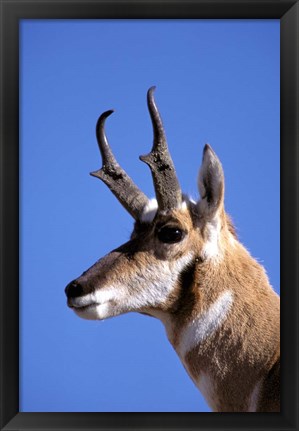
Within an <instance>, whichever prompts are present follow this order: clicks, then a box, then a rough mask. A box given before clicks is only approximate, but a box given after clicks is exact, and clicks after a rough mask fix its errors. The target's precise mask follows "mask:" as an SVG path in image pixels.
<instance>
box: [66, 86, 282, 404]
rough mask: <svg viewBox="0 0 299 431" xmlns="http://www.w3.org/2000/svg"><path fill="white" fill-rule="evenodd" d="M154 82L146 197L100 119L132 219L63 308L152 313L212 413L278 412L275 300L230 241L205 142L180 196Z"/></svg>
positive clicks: (213, 159) (218, 173)
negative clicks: (193, 183) (150, 187)
mask: <svg viewBox="0 0 299 431" xmlns="http://www.w3.org/2000/svg"><path fill="white" fill-rule="evenodd" d="M154 89H155V87H152V88H150V89H149V91H148V94H147V103H148V109H149V113H150V116H151V121H152V125H153V134H154V142H153V147H152V150H151V152H150V153H149V154H148V155H146V156H140V159H141V160H142V161H143V162H145V163H146V164H147V165H149V167H150V170H151V173H152V177H153V183H154V188H155V194H156V199H148V198H147V197H146V196H145V195H144V194H143V193H142V192H141V191H140V190H139V189H138V188H137V186H136V185H135V184H134V183H133V181H132V180H131V178H130V177H129V176H128V175H127V174H126V173H125V171H124V170H123V169H122V168H121V167H120V165H119V164H118V163H117V161H116V159H115V157H114V155H113V153H112V151H111V149H110V147H109V144H108V141H107V138H106V134H105V129H104V125H105V120H106V118H107V117H108V116H109V115H110V114H111V113H112V112H113V111H106V112H104V113H103V114H102V115H101V116H100V117H99V119H98V122H97V126H96V136H97V140H98V144H99V149H100V152H101V156H102V161H103V166H102V168H101V169H100V170H98V171H95V172H92V173H91V175H93V176H95V177H98V178H100V179H101V180H102V181H103V182H104V183H105V184H106V185H107V186H108V187H109V188H110V190H111V191H112V192H113V194H114V195H115V196H116V197H117V199H118V200H119V201H120V203H121V204H122V205H123V206H124V207H125V208H126V210H127V211H128V212H129V213H130V214H131V215H132V216H133V218H134V219H135V224H134V229H133V233H132V235H131V239H130V240H129V241H128V242H127V243H125V244H123V245H121V246H120V247H119V248H117V249H115V250H113V251H111V252H110V253H108V254H107V255H106V256H104V257H103V258H101V259H100V260H98V261H97V262H96V263H95V264H94V265H93V266H92V267H91V268H89V269H88V270H87V271H85V272H84V273H83V274H82V275H81V276H80V277H78V278H77V279H75V280H73V281H72V282H71V283H69V284H68V286H67V287H66V289H65V290H66V295H67V301H68V306H69V307H70V308H71V309H72V310H74V311H75V313H76V314H77V315H78V316H79V317H82V318H85V319H99V320H102V319H106V318H109V317H113V316H117V315H120V314H123V313H127V312H131V311H135V312H139V313H143V314H147V315H150V316H153V317H156V318H158V319H160V320H161V321H162V323H163V324H164V326H165V329H166V333H167V336H168V339H169V341H170V343H171V344H172V346H173V347H174V349H175V351H176V352H177V354H178V355H179V357H180V359H181V361H182V363H183V365H184V367H185V368H186V370H187V372H188V374H189V375H190V377H191V379H192V380H193V381H194V383H195V385H196V386H197V387H198V388H199V390H200V391H201V392H202V394H203V396H204V397H205V398H206V400H207V402H208V404H209V405H210V407H211V409H212V410H213V411H216V412H274V411H279V410H280V389H279V372H280V347H279V346H280V305H279V304H280V301H279V297H278V295H277V294H276V293H275V292H274V290H273V289H272V288H271V286H270V284H269V281H268V277H267V275H266V273H265V270H264V268H263V267H262V266H261V265H259V264H258V263H257V262H256V260H255V259H253V258H252V257H251V255H250V254H249V252H248V251H247V250H246V249H245V247H244V246H243V245H242V244H241V243H240V242H239V241H238V238H237V236H236V232H235V230H234V227H233V224H232V222H231V220H230V218H229V216H228V215H227V213H226V212H225V210H224V174H223V169H222V166H221V163H220V161H219V159H218V158H217V156H216V154H215V153H214V151H213V150H212V148H211V147H210V146H209V145H205V147H204V151H203V158H202V165H201V168H200V171H199V175H198V189H199V194H200V199H199V200H198V201H197V202H195V201H194V200H192V199H191V198H189V197H188V196H186V195H184V194H182V192H181V188H180V185H179V182H178V179H177V177H176V173H175V168H174V165H173V161H172V159H171V156H170V154H169V152H168V147H167V143H166V137H165V132H164V128H163V124H162V120H161V116H160V113H159V111H158V109H157V106H156V103H155V101H154V96H153V92H154Z"/></svg>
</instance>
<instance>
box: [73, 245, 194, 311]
mask: <svg viewBox="0 0 299 431" xmlns="http://www.w3.org/2000/svg"><path fill="white" fill-rule="evenodd" d="M192 259H193V254H192V253H189V254H187V255H185V256H182V257H181V258H179V259H177V260H176V261H174V262H168V261H162V260H161V261H159V262H157V264H156V265H150V266H149V267H145V268H142V269H140V270H139V271H138V270H136V271H135V273H133V274H131V275H130V276H126V275H125V274H123V275H120V276H119V281H118V282H116V283H113V285H112V284H111V285H107V286H102V287H100V288H99V289H97V290H96V291H95V292H93V293H89V294H87V295H84V296H81V297H79V298H75V299H73V301H72V304H71V305H72V306H73V307H74V311H75V312H76V313H77V314H78V316H80V317H83V318H86V319H105V318H107V317H111V316H115V315H118V314H122V313H126V312H129V311H145V310H148V309H151V308H155V307H157V306H159V305H161V304H163V303H164V302H165V301H166V300H167V298H168V297H169V295H170V293H171V292H172V291H173V289H174V288H175V285H176V282H177V280H178V277H179V275H180V273H181V272H182V270H183V269H184V268H185V267H186V266H187V265H188V264H189V263H190V262H191V261H192ZM81 307H84V308H82V309H81ZM85 307H86V308H85Z"/></svg>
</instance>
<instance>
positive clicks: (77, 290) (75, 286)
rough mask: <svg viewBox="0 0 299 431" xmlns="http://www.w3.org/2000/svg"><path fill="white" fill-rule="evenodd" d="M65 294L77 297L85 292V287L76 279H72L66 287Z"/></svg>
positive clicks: (69, 296)
mask: <svg viewBox="0 0 299 431" xmlns="http://www.w3.org/2000/svg"><path fill="white" fill-rule="evenodd" d="M65 294H66V296H67V297H68V298H75V297H77V296H81V295H82V294H83V287H82V285H81V284H80V283H78V282H77V281H76V280H74V281H71V282H70V283H69V284H68V285H67V286H66V288H65Z"/></svg>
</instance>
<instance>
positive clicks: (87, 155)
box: [20, 20, 279, 412]
mask: <svg viewBox="0 0 299 431" xmlns="http://www.w3.org/2000/svg"><path fill="white" fill-rule="evenodd" d="M20 42H21V51H20V60H21V61H20V65H21V79H20V90H21V93H20V94H21V109H20V114H21V129H20V131H21V133H20V139H21V141H20V142H21V144H20V190H21V197H20V204H21V205H20V208H21V217H20V220H21V222H20V231H21V242H20V246H21V248H20V261H21V268H20V269H21V271H20V293H21V307H20V317H21V319H20V330H21V340H20V347H21V348H20V355H21V367H20V372H21V379H20V382H21V383H20V389H21V392H20V393H21V399H20V408H21V411H27V412H39V411H50V412H55V411H56V412H58V411H65V412H73V411H85V412H93V411H105V412H112V411H156V412H158V411H165V412H172V411H181V412H183V411H185V412H192V411H194V412H198V411H209V408H208V407H207V405H206V403H205V401H204V400H203V398H202V396H201V395H200V393H199V392H198V390H197V389H196V388H195V387H194V385H193V383H192V382H191V380H190V379H189V377H188V376H187V374H186V372H185V370H184V368H183V366H182V365H181V363H180V361H179V359H178V358H177V356H176V354H175V352H174V351H173V349H172V347H171V346H170V344H169V343H168V341H167V338H166V335H165V332H164V328H163V326H162V324H161V323H160V322H159V321H157V320H155V319H153V318H150V317H145V316H142V315H138V314H136V313H132V314H128V315H124V316H120V317H117V318H114V319H110V320H107V321H104V322H97V321H86V320H82V319H79V318H78V317H77V316H75V314H74V313H73V312H72V311H71V310H69V309H68V308H67V307H66V299H65V294H64V287H65V285H66V284H67V283H68V282H69V281H70V280H72V279H73V278H75V277H77V276H78V275H80V274H81V272H82V271H83V270H85V269H87V268H88V267H89V266H90V265H91V264H93V263H94V262H95V261H96V260H97V259H98V258H99V257H101V256H103V255H104V254H106V253H107V252H109V251H110V250H112V249H113V248H115V247H116V246H118V245H120V244H122V243H124V242H125V241H127V239H128V238H129V235H130V232H131V228H132V219H131V218H130V216H129V215H128V214H127V213H126V212H125V210H124V209H123V208H122V207H121V205H120V204H119V203H118V201H117V200H116V199H115V197H114V196H113V195H112V194H111V193H110V192H109V190H108V188H107V187H106V186H105V185H104V184H103V183H102V182H101V181H100V180H98V179H96V178H93V177H91V176H89V172H91V171H93V170H96V169H98V168H100V166H101V161H100V154H99V151H98V148H97V144H96V139H95V124H96V120H97V118H98V116H99V114H100V113H101V112H103V111H105V110H107V109H111V108H114V109H115V110H116V112H115V113H114V114H113V116H112V117H110V118H109V119H108V120H107V134H108V137H109V141H110V144H111V146H112V148H113V150H114V152H115V154H116V157H117V158H118V160H119V162H120V163H121V165H122V166H123V167H124V168H125V169H126V170H127V172H128V173H129V175H131V176H132V177H133V179H134V180H135V182H136V183H137V184H138V185H139V186H140V187H141V188H142V190H143V191H144V192H145V193H146V194H147V195H148V196H153V186H152V181H151V175H150V171H149V169H148V167H147V166H146V165H145V164H143V163H141V162H140V161H139V159H138V156H139V155H140V154H145V153H147V152H148V151H149V150H150V148H151V145H152V127H151V123H150V119H149V115H148V112H147V107H146V91H147V89H148V88H149V87H150V86H152V85H156V86H157V90H156V100H157V103H158V106H159V108H160V111H161V114H162V117H163V120H164V125H165V128H166V133H167V137H168V143H169V147H170V151H171V153H172V156H173V160H174V162H175V165H176V167H177V173H178V176H179V179H180V182H181V185H182V188H183V190H184V191H185V192H187V193H190V194H191V195H192V196H194V197H197V195H198V192H197V188H196V177H197V172H198V169H199V166H200V162H201V157H202V149H203V146H204V144H205V143H206V142H209V143H210V144H211V145H212V147H213V148H214V150H215V151H216V152H217V154H218V156H219V157H220V159H221V161H222V164H223V167H224V171H225V179H226V209H227V211H228V212H229V213H230V214H231V216H232V218H233V220H234V222H235V224H236V226H237V229H238V232H239V237H240V239H241V241H242V242H243V243H244V244H245V245H246V247H247V248H248V249H249V250H250V251H251V253H252V254H253V256H255V257H257V258H258V260H259V261H260V262H262V263H263V265H264V266H265V268H266V270H267V272H268V274H269V277H270V280H271V283H272V285H273V286H274V288H275V290H276V291H279V21H278V20H276V21H272V20H267V21H266V20H257V21H253V20H246V21H198V20H190V21H188V20H182V21H164V20H160V21H151V20H136V21H122V20H118V21H63V20H60V21H51V20H48V21H27V20H25V21H22V22H21V31H20Z"/></svg>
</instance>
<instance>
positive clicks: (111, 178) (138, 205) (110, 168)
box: [90, 110, 148, 220]
mask: <svg viewBox="0 0 299 431" xmlns="http://www.w3.org/2000/svg"><path fill="white" fill-rule="evenodd" d="M112 113H113V111H112V110H110V111H106V112H104V113H103V114H102V115H101V116H100V117H99V119H98V121H97V125H96V136H97V141H98V144H99V149H100V152H101V156H102V163H103V166H102V168H101V169H99V170H98V171H95V172H91V173H90V175H93V176H94V177H97V178H100V179H101V180H102V181H103V182H104V183H105V184H106V185H107V186H108V187H109V189H110V190H111V191H112V193H113V194H114V195H115V196H116V198H117V199H118V200H119V202H120V203H121V204H122V205H123V206H124V207H125V209H126V210H127V211H128V212H129V213H130V214H131V215H132V217H134V219H135V220H138V219H139V218H140V216H141V214H142V211H143V209H144V208H145V206H146V204H147V203H148V198H147V197H146V196H145V194H144V193H143V192H142V191H141V190H139V188H138V187H137V186H136V184H134V182H133V180H132V179H131V178H130V177H129V176H128V175H127V174H126V172H125V171H124V170H123V169H122V168H121V167H120V165H119V164H118V163H117V161H116V159H115V157H114V155H113V153H112V151H111V148H110V146H109V144H108V140H107V137H106V134H105V121H106V118H107V117H109V115H111V114H112Z"/></svg>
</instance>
